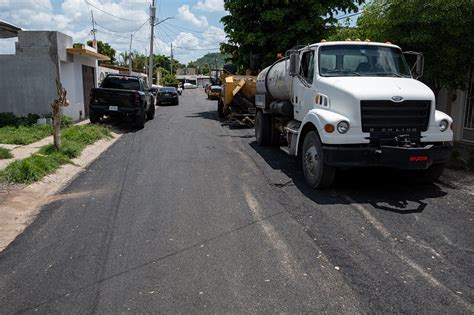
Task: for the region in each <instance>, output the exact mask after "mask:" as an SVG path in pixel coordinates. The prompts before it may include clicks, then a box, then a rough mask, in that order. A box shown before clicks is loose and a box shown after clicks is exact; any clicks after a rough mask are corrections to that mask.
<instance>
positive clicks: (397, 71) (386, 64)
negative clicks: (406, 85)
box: [319, 45, 411, 78]
mask: <svg viewBox="0 0 474 315" xmlns="http://www.w3.org/2000/svg"><path fill="white" fill-rule="evenodd" d="M319 73H320V75H321V76H325V77H340V76H371V77H372V76H381V77H382V76H386V77H404V78H409V77H411V73H410V69H409V67H408V64H407V63H406V61H405V58H404V57H403V54H402V52H401V51H400V49H397V48H394V47H387V46H369V45H334V46H323V47H321V48H320V50H319Z"/></svg>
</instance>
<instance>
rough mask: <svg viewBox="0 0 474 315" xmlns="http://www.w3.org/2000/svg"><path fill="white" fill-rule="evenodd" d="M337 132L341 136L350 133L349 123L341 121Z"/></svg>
mask: <svg viewBox="0 0 474 315" xmlns="http://www.w3.org/2000/svg"><path fill="white" fill-rule="evenodd" d="M337 131H338V132H339V133H341V134H345V133H346V132H348V131H349V123H348V122H347V121H341V122H340V123H338V124H337Z"/></svg>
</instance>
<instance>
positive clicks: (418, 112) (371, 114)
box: [360, 101, 431, 133]
mask: <svg viewBox="0 0 474 315" xmlns="http://www.w3.org/2000/svg"><path fill="white" fill-rule="evenodd" d="M430 104H431V102H430V101H403V102H399V103H396V102H392V101H361V102H360V109H361V119H362V131H363V132H375V133H400V132H403V133H418V132H421V131H426V130H427V129H428V122H429V119H430Z"/></svg>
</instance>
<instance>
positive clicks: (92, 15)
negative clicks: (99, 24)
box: [91, 10, 97, 49]
mask: <svg viewBox="0 0 474 315" xmlns="http://www.w3.org/2000/svg"><path fill="white" fill-rule="evenodd" d="M91 21H92V30H91V33H92V35H93V36H94V40H93V41H92V47H94V48H95V49H97V40H96V38H95V33H97V29H96V28H95V20H94V12H93V11H92V10H91Z"/></svg>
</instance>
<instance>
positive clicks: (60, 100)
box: [51, 79, 69, 150]
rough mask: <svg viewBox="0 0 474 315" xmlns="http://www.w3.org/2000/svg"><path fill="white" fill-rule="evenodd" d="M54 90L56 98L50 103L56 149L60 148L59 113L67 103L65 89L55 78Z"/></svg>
mask: <svg viewBox="0 0 474 315" xmlns="http://www.w3.org/2000/svg"><path fill="white" fill-rule="evenodd" d="M56 92H57V98H56V99H55V100H54V101H53V103H52V104H51V107H52V108H53V139H54V147H55V148H56V150H60V149H61V114H62V109H63V107H64V106H67V105H69V103H68V101H67V99H66V89H64V88H63V85H62V84H61V82H60V81H59V79H56Z"/></svg>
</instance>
